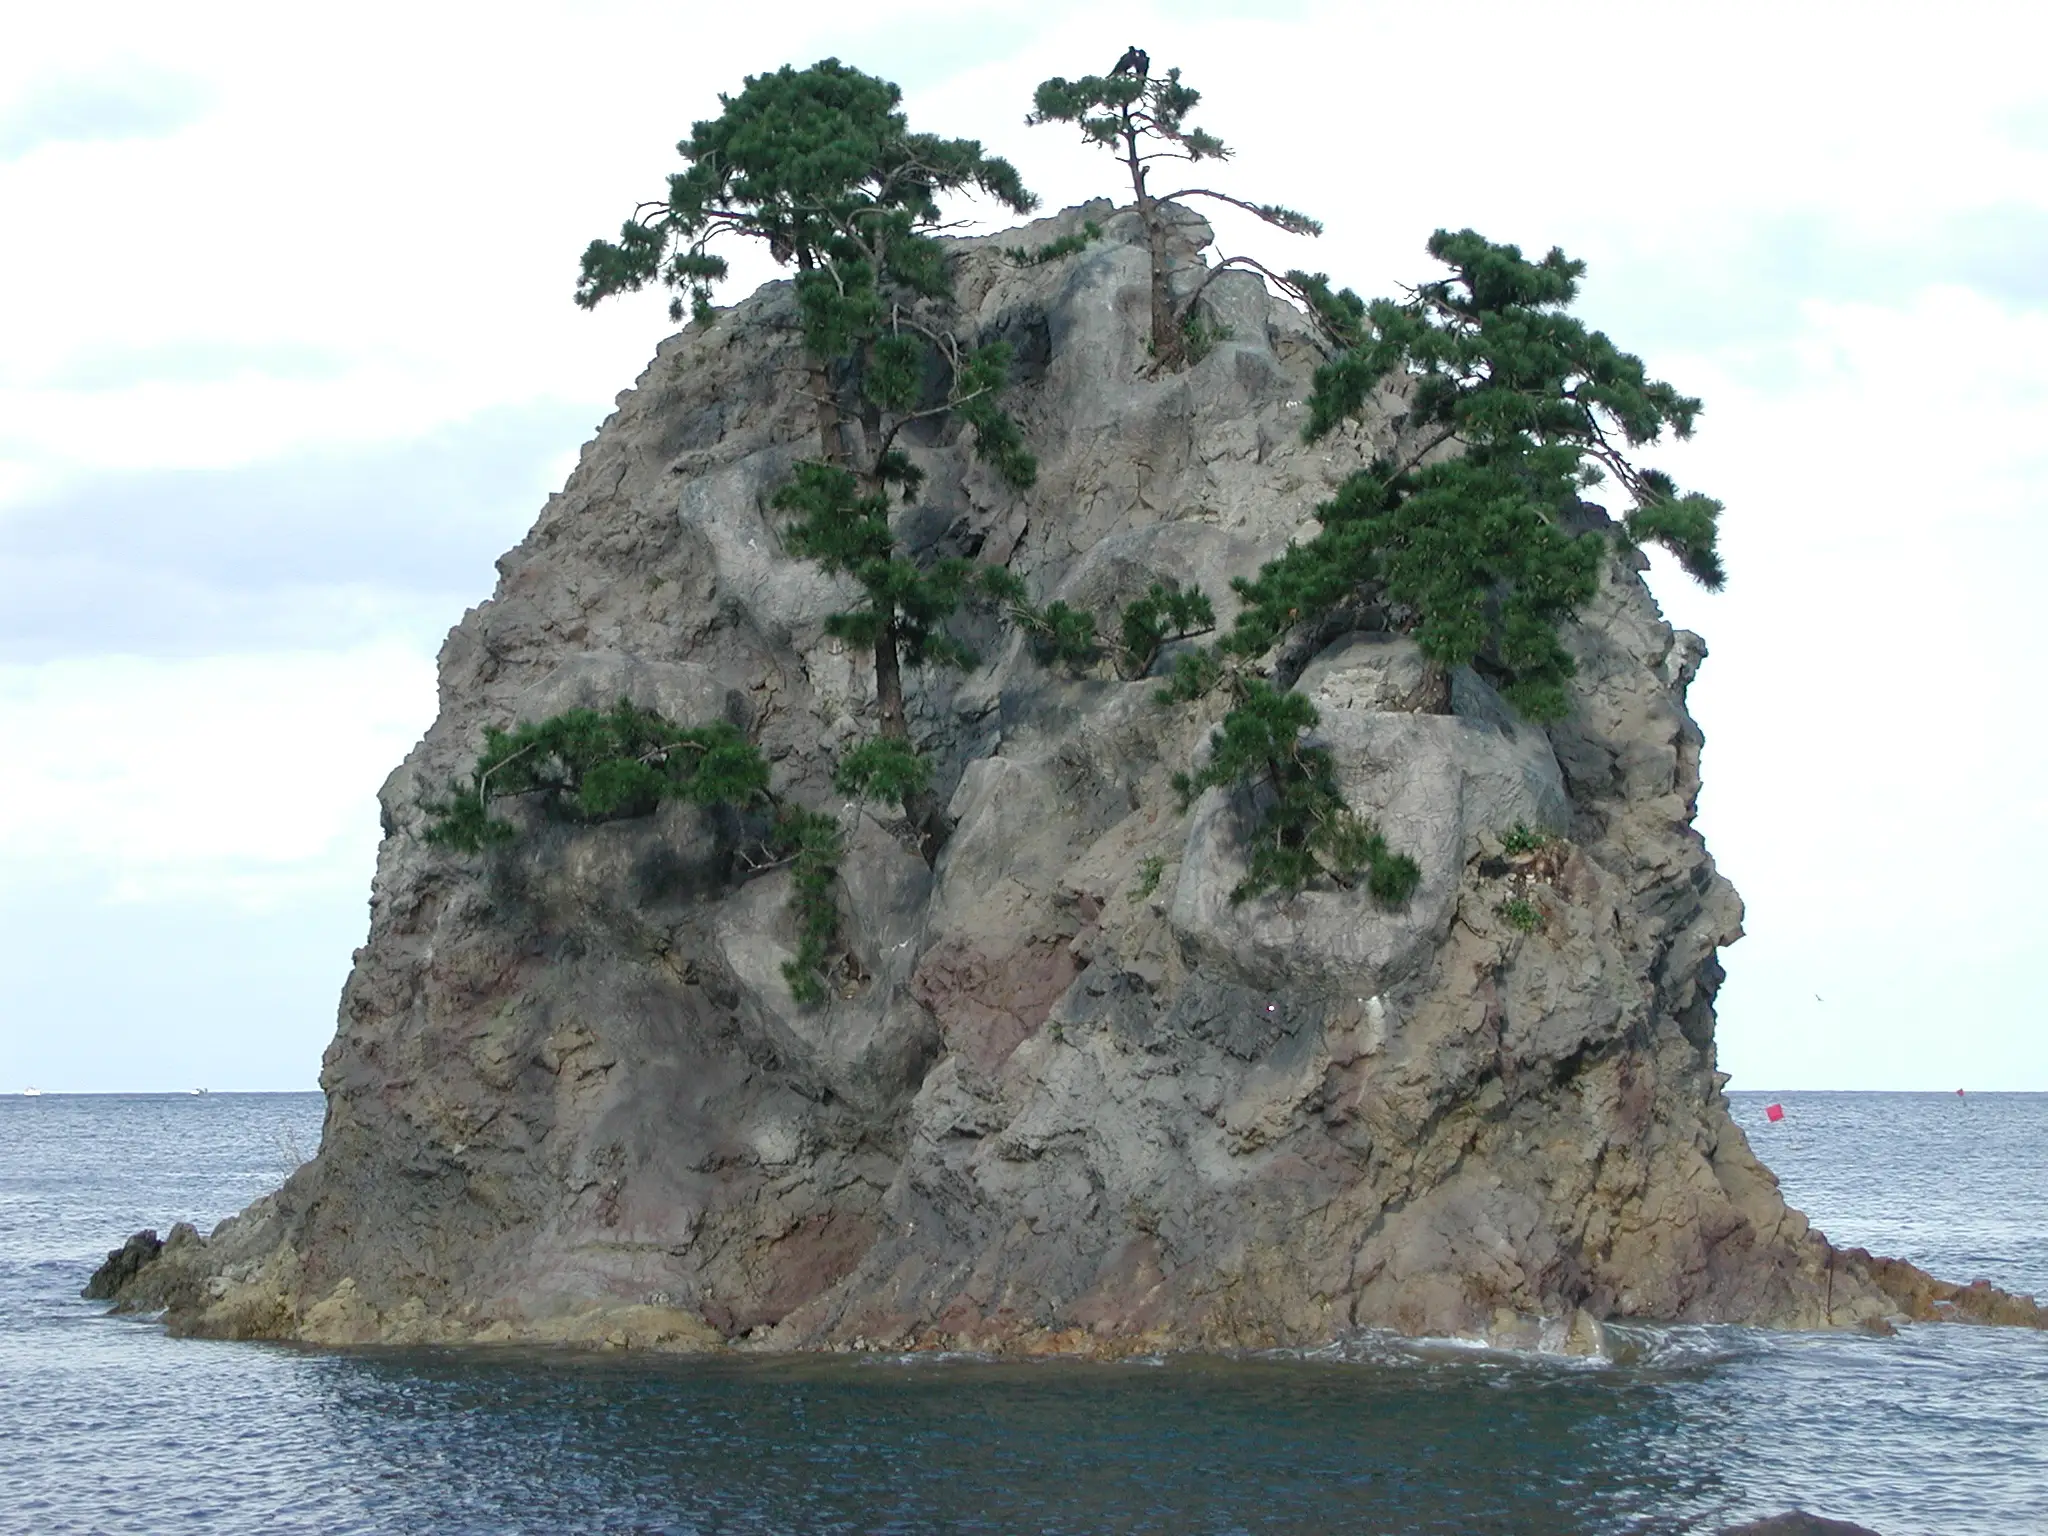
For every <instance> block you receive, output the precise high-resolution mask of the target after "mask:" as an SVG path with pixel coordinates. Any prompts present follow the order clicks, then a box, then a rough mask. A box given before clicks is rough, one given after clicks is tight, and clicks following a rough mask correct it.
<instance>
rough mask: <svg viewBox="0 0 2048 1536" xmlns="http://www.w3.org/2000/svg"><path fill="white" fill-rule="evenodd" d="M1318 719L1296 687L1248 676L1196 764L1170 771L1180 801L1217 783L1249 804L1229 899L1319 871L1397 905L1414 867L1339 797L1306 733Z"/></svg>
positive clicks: (1282, 886)
mask: <svg viewBox="0 0 2048 1536" xmlns="http://www.w3.org/2000/svg"><path fill="white" fill-rule="evenodd" d="M1316 722H1317V715H1316V708H1315V706H1314V705H1313V704H1311V703H1310V702H1309V701H1308V700H1307V699H1306V698H1304V697H1302V695H1300V694H1298V693H1292V692H1283V691H1282V690H1280V689H1277V688H1274V687H1273V686H1272V685H1271V684H1269V683H1265V682H1262V681H1260V680H1258V679H1256V678H1253V679H1249V680H1248V681H1247V682H1246V683H1245V685H1244V690H1243V695H1242V697H1241V698H1240V700H1239V702H1238V705H1237V707H1236V708H1235V709H1233V710H1232V711H1231V712H1230V713H1229V715H1227V716H1226V717H1225V718H1224V721H1223V723H1222V725H1220V726H1219V727H1218V728H1217V729H1216V731H1215V733H1214V734H1213V735H1212V736H1211V737H1210V739H1209V760H1208V762H1207V763H1205V764H1204V765H1203V766H1202V768H1201V769H1200V771H1199V772H1196V773H1177V774H1175V775H1174V777H1173V788H1174V793H1175V794H1176V795H1177V796H1178V797H1179V799H1180V806H1181V809H1182V810H1183V811H1185V810H1186V809H1187V808H1188V807H1189V806H1190V805H1192V804H1193V803H1194V800H1195V798H1196V797H1197V796H1198V795H1200V794H1201V793H1202V791H1204V790H1206V789H1210V788H1217V787H1221V788H1227V789H1230V790H1232V791H1234V792H1235V793H1237V794H1239V795H1242V796H1245V797H1247V798H1248V799H1249V800H1250V801H1251V802H1252V803H1253V805H1254V806H1255V807H1256V809H1257V819H1256V824H1255V827H1254V830H1253V831H1252V832H1251V834H1250V836H1249V837H1248V838H1247V840H1246V864H1245V875H1244V878H1243V879H1242V880H1240V881H1239V882H1238V883H1237V884H1236V885H1235V886H1234V887H1233V888H1232V889H1231V892H1230V899H1231V901H1232V902H1242V901H1246V900H1249V899H1250V898H1252V897H1254V896H1258V895H1261V894H1263V893H1264V892H1267V891H1275V890H1278V891H1286V892H1294V891H1299V890H1301V889H1303V888H1304V887H1306V886H1308V885H1311V884H1313V883H1315V882H1317V881H1318V880H1324V879H1327V880H1330V881H1333V882H1334V883H1336V884H1337V885H1339V886H1341V887H1344V888H1346V889H1349V888H1351V887H1353V886H1356V885H1358V884H1359V883H1361V882H1363V883H1364V885H1365V887H1366V889H1367V890H1368V891H1369V892H1370V893H1371V894H1372V897H1373V899H1374V900H1375V901H1377V902H1379V903H1380V904H1381V905H1383V906H1390V907H1391V906H1398V905H1400V904H1401V903H1402V902H1404V901H1406V900H1407V899H1408V897H1409V896H1410V895H1411V894H1412V893H1413V892H1414V890H1415V887H1416V885H1417V883H1418V882H1419V881H1420V880H1421V877H1422V872H1421V870H1420V869H1419V868H1418V867H1417V865H1416V863H1415V861H1414V860H1413V859H1411V858H1409V857H1408V855H1406V854H1404V853H1396V852H1394V851H1393V850H1392V849H1391V848H1390V847H1389V846H1388V845H1387V840H1386V839H1385V838H1384V837H1383V836H1381V834H1380V832H1379V830H1378V829H1377V828H1376V827H1374V826H1373V825H1372V823H1371V822H1369V821H1367V820H1366V819H1365V818H1364V817H1362V816H1360V815H1358V814H1357V813H1356V812H1355V811H1353V810H1352V809H1351V808H1350V807H1349V806H1348V805H1346V804H1345V802H1344V794H1343V791H1342V789H1341V788H1340V787H1339V786H1338V783H1337V767H1336V763H1335V761H1334V759H1332V757H1331V755H1330V751H1329V748H1327V747H1322V746H1315V745H1311V744H1310V743H1308V742H1307V741H1306V740H1304V737H1305V736H1306V734H1307V733H1308V732H1309V731H1310V730H1312V729H1314V727H1315V725H1316Z"/></svg>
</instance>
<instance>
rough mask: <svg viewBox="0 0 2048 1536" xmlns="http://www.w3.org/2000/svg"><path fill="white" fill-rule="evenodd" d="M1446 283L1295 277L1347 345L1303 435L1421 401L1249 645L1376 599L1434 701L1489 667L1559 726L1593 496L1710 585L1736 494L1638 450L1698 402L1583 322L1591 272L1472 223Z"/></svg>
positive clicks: (1361, 474)
mask: <svg viewBox="0 0 2048 1536" xmlns="http://www.w3.org/2000/svg"><path fill="white" fill-rule="evenodd" d="M1428 249H1429V254H1430V255H1431V256H1433V257H1435V258H1436V259H1437V260H1438V261H1440V262H1442V263H1443V264H1444V265H1445V266H1447V267H1448V268H1450V275H1449V276H1448V277H1441V278H1437V279H1434V280H1432V281H1429V282H1425V283H1422V284H1419V285H1418V286H1417V287H1415V288H1414V289H1412V290H1411V291H1410V293H1409V295H1408V297H1407V298H1406V299H1405V300H1401V301H1396V300H1392V299H1379V300H1375V301H1374V302H1372V303H1370V304H1367V303H1365V302H1363V301H1362V300H1360V299H1359V298H1358V296H1357V295H1356V294H1353V293H1351V292H1350V291H1349V290H1345V291H1343V292H1341V293H1337V294H1332V293H1331V292H1330V289H1329V285H1328V280H1327V279H1326V278H1324V277H1322V276H1321V275H1320V274H1317V275H1309V274H1302V273H1295V274H1292V276H1293V277H1294V278H1295V279H1296V281H1297V285H1298V286H1299V287H1300V288H1301V289H1302V290H1303V291H1304V292H1305V293H1306V294H1308V295H1309V296H1310V299H1311V302H1313V303H1314V304H1315V305H1316V306H1317V308H1318V309H1319V311H1320V312H1321V315H1322V318H1323V321H1324V324H1325V327H1326V329H1327V330H1330V331H1331V332H1332V333H1334V334H1337V335H1340V336H1342V337H1343V339H1344V340H1345V342H1346V345H1345V347H1344V349H1343V350H1342V351H1341V352H1340V353H1339V354H1338V355H1337V356H1335V357H1333V358H1332V359H1331V360H1330V361H1328V362H1327V363H1325V364H1324V365H1323V366H1322V367H1320V368H1319V369H1317V370H1316V376H1315V388H1314V391H1313V393H1312V394H1311V395H1310V397H1309V401H1308V406H1309V419H1308V422H1307V425H1306V426H1305V428H1304V436H1306V437H1307V438H1308V439H1309V440H1310V441H1315V440H1316V439H1318V438H1321V437H1323V436H1325V435H1327V434H1328V433H1329V432H1331V431H1333V430H1334V429H1335V428H1336V427H1337V426H1338V424H1339V423H1341V422H1342V421H1344V420H1346V419H1347V418H1349V417H1353V416H1356V415H1358V414H1359V413H1360V412H1362V411H1363V409H1364V407H1365V403H1366V401H1367V400H1368V399H1369V398H1370V397H1371V396H1372V394H1373V392H1374V391H1375V390H1377V389H1379V388H1380V387H1381V386H1382V385H1383V384H1385V383H1387V382H1389V381H1390V380H1394V379H1399V381H1400V387H1401V388H1403V389H1404V390H1405V391H1406V392H1407V398H1408V404H1407V410H1406V412H1405V413H1404V414H1403V416H1402V418H1401V420H1400V421H1399V422H1398V423H1397V427H1398V431H1399V435H1400V443H1401V445H1400V447H1399V449H1398V450H1397V452H1396V454H1395V455H1394V456H1393V457H1389V458H1382V459H1379V460H1377V461H1375V462H1374V463H1373V464H1371V465H1370V466H1368V467H1367V468H1365V469H1362V470H1360V471H1358V472H1357V473H1355V474H1353V475H1352V476H1351V477H1350V478H1349V479H1347V480H1346V482H1345V483H1344V485H1343V486H1342V487H1341V488H1340V489H1339V491H1338V494H1337V495H1336V496H1335V497H1333V498H1332V499H1331V500H1330V501H1329V502H1327V503H1325V504H1324V505H1323V506H1322V507H1320V508H1319V509H1318V510H1317V517H1318V519H1319V520H1320V521H1321V523H1322V530H1321V532H1320V533H1318V534H1317V535H1316V536H1315V537H1314V538H1313V539H1311V540H1309V541H1308V542H1307V543H1305V544H1301V545H1297V546H1295V547H1293V548H1291V549H1289V550H1288V551H1287V553H1286V554H1285V555H1284V556H1282V557H1281V558H1280V559H1279V560H1277V561H1275V562H1273V563H1272V564H1270V565H1268V566H1267V567H1266V568H1265V569H1264V570H1262V571H1261V572H1260V573H1259V575H1258V576H1257V577H1256V578H1254V579H1253V580H1251V581H1244V582H1239V583H1238V584H1237V586H1238V591H1239V593H1240V594H1241V595H1242V596H1243V597H1244V598H1245V600H1246V607H1245V610H1244V613H1243V615H1242V617H1241V618H1240V620H1239V623H1238V628H1237V632H1236V633H1235V634H1234V635H1233V637H1232V640H1231V645H1232V648H1233V649H1235V650H1236V651H1237V652H1238V653H1239V654H1244V655H1252V654H1257V653H1258V652H1260V651H1263V650H1264V649H1265V648H1266V646H1268V645H1270V644H1271V643H1272V641H1273V640H1274V639H1276V638H1278V637H1279V635H1280V634H1282V633H1284V632H1285V631H1287V630H1289V629H1291V628H1293V627H1295V626H1296V625H1298V624H1301V623H1302V622H1304V621H1306V620H1309V619H1312V618H1320V617H1321V616H1322V615H1324V614H1326V613H1328V612H1329V611H1330V610H1331V609H1332V608H1333V607H1334V606H1335V605H1336V604H1338V603H1340V602H1343V601H1347V600H1352V599H1355V598H1358V597H1360V596H1370V597H1371V598H1373V599H1375V600H1377V601H1379V602H1380V603H1382V604H1383V605H1385V606H1386V607H1387V608H1388V609H1389V610H1390V612H1391V614H1392V615H1393V617H1394V619H1395V621H1396V623H1397V624H1398V626H1399V627H1401V628H1403V629H1406V630H1408V631H1409V632H1411V633H1412V634H1413V635H1414V636H1415V639H1416V643H1417V644H1418V645H1419V646H1420V647H1421V649H1422V652H1423V655H1424V656H1425V657H1426V658H1427V659H1428V661H1429V663H1430V665H1431V668H1432V676H1433V679H1434V684H1435V686H1434V687H1433V688H1432V689H1431V694H1432V700H1431V702H1432V703H1433V705H1434V707H1437V708H1439V709H1441V708H1447V707H1448V703H1449V697H1448V680H1449V674H1450V670H1451V669H1452V668H1455V667H1459V666H1465V665H1469V664H1474V663H1477V664H1479V665H1481V666H1482V667H1484V668H1486V669H1487V670H1489V671H1490V672H1492V673H1493V674H1494V676H1495V677H1496V678H1497V679H1498V680H1499V681H1500V683H1501V685H1502V688H1503V691H1504V692H1505V693H1506V695H1507V697H1508V698H1509V699H1510V700H1511V701H1512V702H1513V703H1514V704H1515V705H1516V706H1517V707H1518V708H1519V709H1521V710H1522V712H1523V713H1524V714H1526V715H1528V716H1529V717H1530V718H1532V719H1537V720H1548V719H1554V718H1556V717H1557V716H1559V715H1561V714H1562V713H1563V712H1564V710H1565V708H1566V705H1567V698H1566V693H1565V688H1566V685H1567V684H1568V683H1569V681H1570V679H1571V676H1572V662H1571V657H1570V656H1569V654H1568V653H1567V652H1566V651H1565V649H1564V647H1563V644H1562V643H1561V641H1560V640H1559V637H1558V628H1559V626H1560V625H1561V624H1563V623H1565V622H1566V621H1568V620H1569V619H1570V618H1571V617H1572V616H1573V615H1574V614H1576V613H1577V611H1578V609H1579V608H1580V606H1581V605H1582V604H1584V603H1585V602H1587V601H1588V600H1590V598H1591V597H1592V595H1593V593H1594V591H1595V590H1596V587H1597V583H1598V577H1599V568H1600V562H1601V560H1602V559H1603V557H1604V550H1605V544H1604V541H1602V540H1601V539H1599V538H1597V537H1593V536H1590V535H1587V534H1584V533H1578V532H1574V531H1573V526H1574V523H1575V520H1576V514H1577V513H1578V512H1579V509H1580V508H1581V506H1582V503H1581V500H1580V493H1581V492H1583V491H1586V490H1590V489H1592V488H1593V487H1595V486H1598V485H1600V484H1602V483H1603V482H1606V481H1609V480H1611V481H1613V482H1614V483H1616V484H1617V485H1619V486H1620V488H1621V489H1622V491H1623V492H1624V493H1625V494H1626V495H1627V496H1628V498H1629V501H1630V506H1629V508H1628V510H1627V511H1626V513H1625V514H1624V515H1623V517H1622V519H1621V521H1620V523H1619V525H1618V529H1617V532H1618V535H1619V537H1620V538H1621V539H1622V540H1623V541H1624V542H1632V543H1641V542H1656V543H1659V544H1662V545H1664V546H1665V547H1666V548H1668V549H1669V550H1670V551H1671V552H1672V553H1673V554H1674V555H1675V556H1677V558H1678V560H1679V562H1680V564H1681V565H1682V566H1683V567H1684V568H1685V569H1686V570H1687V571H1688V572H1689V573H1690V574H1691V575H1692V576H1693V577H1694V578H1695V579H1697V580H1698V581H1700V582H1701V583H1702V584H1703V585H1705V586H1707V587H1708V588H1710V589H1716V590H1718V589H1719V587H1720V586H1721V585H1722V582H1723V580H1724V573H1723V571H1722V567H1721V560H1720V555H1719V552H1718V550H1717V547H1716V535H1717V527H1718V519H1719V517H1720V513H1721V503H1720V502H1718V501H1715V500H1714V499H1713V498H1711V497H1708V496H1703V495H1700V494H1699V493H1697V492H1691V493H1681V492H1680V491H1679V490H1678V488H1677V486H1676V485H1675V484H1674V483H1673V482H1672V480H1671V478H1670V477H1669V476H1668V475H1666V474H1664V473H1663V472H1662V471H1660V470H1656V469H1649V468H1645V467H1642V466H1640V465H1638V464H1637V463H1636V462H1635V461H1634V459H1633V458H1632V457H1631V454H1632V452H1633V450H1636V449H1639V448H1642V447H1645V446H1648V445H1650V444H1653V443H1655V442H1657V441H1658V440H1659V439H1660V438H1661V437H1662V436H1663V434H1664V432H1665V431H1666V430H1667V429H1668V430H1669V431H1670V432H1671V434H1672V435H1673V436H1674V437H1677V438H1681V439H1683V438H1686V437H1690V436H1691V435H1692V429H1693V424H1694V421H1695V420H1696V418H1697V417H1698V415H1699V411H1700V402H1699V401H1698V400H1695V399H1691V398H1689V397H1687V396H1684V395H1681V394H1680V393H1679V392H1678V391H1677V390H1676V389H1674V388H1673V387H1672V386H1671V385H1669V384H1666V383H1662V382H1659V381H1656V380H1652V379H1651V378H1649V377H1648V375H1647V373H1646V372H1645V370H1644V366H1643V362H1642V359H1641V358H1639V357H1635V356H1632V355H1631V354H1629V353H1626V352H1623V351H1621V350H1620V349H1619V348H1617V347H1616V346H1615V345H1614V343H1613V342H1611V341H1610V340H1608V338H1607V336H1606V335H1605V334H1604V333H1602V332H1599V331H1593V330H1588V329H1587V328H1586V326H1585V324H1584V323H1583V322H1582V321H1580V320H1579V319H1578V318H1576V317H1575V316H1573V315H1570V314H1568V313H1566V310H1567V307H1568V306H1569V305H1570V304H1571V303H1572V301H1573V300H1574V299H1575V298H1576V297H1577V296H1578V284H1579V279H1580V278H1581V277H1582V276H1583V275H1584V273H1585V263H1584V262H1580V261H1574V260H1572V259H1571V258H1569V257H1567V256H1566V255H1565V254H1564V253H1563V252H1562V251H1559V250H1552V251H1551V252H1550V253H1549V254H1548V255H1546V256H1545V257H1544V258H1543V259H1542V260H1541V261H1534V262H1532V261H1529V260H1527V259H1526V258H1524V256H1523V255H1522V253H1521V251H1520V250H1519V249H1518V248H1517V247H1515V246H1512V245H1496V244H1494V243H1493V242H1491V241H1488V240H1486V239H1485V238H1484V237H1482V236H1480V235H1478V234H1476V233H1474V232H1473V231H1471V230H1469V229H1468V230H1462V231H1460V232H1458V233H1457V234H1452V233H1450V232H1449V231H1446V230H1438V231H1437V232H1436V233H1435V234H1434V235H1433V236H1431V237H1430V240H1429V246H1428Z"/></svg>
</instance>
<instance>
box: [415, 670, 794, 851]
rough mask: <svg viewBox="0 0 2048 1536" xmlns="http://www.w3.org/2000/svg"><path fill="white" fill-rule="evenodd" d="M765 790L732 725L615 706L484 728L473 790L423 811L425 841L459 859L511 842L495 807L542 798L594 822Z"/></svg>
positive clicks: (748, 800)
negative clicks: (678, 721) (685, 722)
mask: <svg viewBox="0 0 2048 1536" xmlns="http://www.w3.org/2000/svg"><path fill="white" fill-rule="evenodd" d="M767 791H768V764H767V761H766V759H764V758H763V757H762V756H761V753H760V750H759V749H758V748H757V747H755V746H754V744H753V743H752V742H750V741H748V740H747V739H746V737H745V736H744V735H742V734H741V733H740V732H739V731H738V730H736V729H734V728H733V727H732V726H730V725H728V724H726V723H724V722H723V721H720V722H718V723H715V724H712V725H703V726H679V725H675V724H673V723H671V722H670V721H668V720H666V719H664V718H663V717H662V716H661V715H660V714H658V713H656V712H655V711H653V710H644V709H638V708H636V707H635V706H634V705H633V704H631V703H630V702H628V701H627V700H624V699H621V700H620V701H619V702H618V703H617V704H615V705H613V706H612V707H611V708H610V709H609V710H595V709H572V710H569V711H567V712H566V713H564V714H560V715H555V716H553V717H551V718H550V719H547V720H541V721H535V722H532V723H529V724H526V725H522V726H519V727H517V728H516V729H513V730H510V731H507V730H501V729H499V728H497V727H495V726H491V727H486V728H485V730H484V750H483V753H482V754H481V755H480V756H479V757H478V758H477V763H476V768H475V770H474V772H473V773H472V774H471V776H470V782H469V783H468V784H466V785H454V786H451V787H450V789H449V792H448V795H447V796H446V797H445V798H444V799H443V800H441V801H439V802H437V803H435V804H434V805H431V806H429V808H428V809H429V811H430V813H431V814H432V816H433V818H434V819H433V820H432V821H431V822H430V824H429V826H428V828H427V834H426V836H427V841H428V842H430V843H435V844H438V845H440V846H443V847H447V848H452V849H454V850H456V851H457V852H460V853H480V852H482V851H483V850H484V849H485V848H487V847H492V846H496V845H499V844H503V843H506V842H509V841H511V840H512V838H513V837H514V836H515V829H514V828H513V826H512V824H511V823H510V822H507V821H505V820H504V819H503V818H502V817H498V816H495V815H493V814H492V812H491V805H492V803H493V802H495V801H498V800H503V799H509V798H513V797H525V796H535V797H538V799H539V800H540V802H541V804H542V805H543V806H544V807H545V808H546V810H547V812H548V813H549V814H550V815H554V816H558V817H560V818H561V819H563V820H567V821H580V822H600V821H616V820H619V819H621V818H624V817H633V816H646V815H649V814H651V813H652V812H653V811H655V810H656V809H657V808H658V807H659V806H660V805H661V803H662V802H663V801H665V800H687V801H689V802H690V803H691V804H693V805H701V806H712V805H730V806H734V807H739V808H745V807H747V806H751V805H754V804H756V803H759V802H760V801H762V800H763V798H764V797H765V796H766V794H767Z"/></svg>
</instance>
